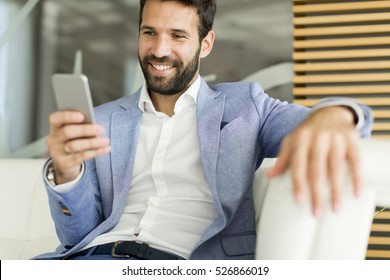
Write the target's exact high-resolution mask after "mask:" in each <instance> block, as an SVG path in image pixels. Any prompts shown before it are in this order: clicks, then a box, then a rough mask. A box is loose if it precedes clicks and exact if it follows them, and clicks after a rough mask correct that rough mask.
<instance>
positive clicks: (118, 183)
mask: <svg viewBox="0 0 390 280" xmlns="http://www.w3.org/2000/svg"><path fill="white" fill-rule="evenodd" d="M129 98H130V100H128V99H126V103H122V104H121V107H123V108H124V109H125V110H122V111H118V112H114V113H113V114H112V117H111V142H112V151H111V163H112V174H113V177H112V181H113V188H114V194H118V193H120V192H121V191H122V190H127V188H128V187H129V186H130V181H131V176H132V170H133V167H134V160H135V153H136V150H137V143H138V136H139V130H140V125H141V120H142V111H141V110H140V109H139V108H138V100H139V92H138V93H136V94H134V95H132V96H130V97H129ZM128 101H129V102H128ZM114 199H115V196H114Z"/></svg>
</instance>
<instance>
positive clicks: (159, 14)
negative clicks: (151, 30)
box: [141, 1, 199, 31]
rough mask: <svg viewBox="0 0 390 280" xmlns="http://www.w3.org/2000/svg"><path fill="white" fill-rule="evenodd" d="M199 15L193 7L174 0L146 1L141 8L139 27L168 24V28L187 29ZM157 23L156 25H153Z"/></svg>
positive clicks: (196, 21)
mask: <svg viewBox="0 0 390 280" xmlns="http://www.w3.org/2000/svg"><path fill="white" fill-rule="evenodd" d="M198 22H199V16H198V14H197V11H196V9H195V8H194V7H190V6H187V5H184V4H182V3H179V2H176V1H163V2H162V1H147V2H146V4H145V7H144V10H143V16H142V23H141V27H142V26H144V25H146V26H149V27H158V25H165V27H168V26H169V29H178V30H184V29H185V30H187V31H188V28H191V26H193V25H194V24H195V26H196V27H197V26H198ZM155 25H157V26H155Z"/></svg>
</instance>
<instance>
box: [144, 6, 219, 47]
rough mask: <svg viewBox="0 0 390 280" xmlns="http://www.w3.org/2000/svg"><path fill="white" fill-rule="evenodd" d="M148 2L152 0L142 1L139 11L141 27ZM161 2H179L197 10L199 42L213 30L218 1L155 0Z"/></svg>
mask: <svg viewBox="0 0 390 280" xmlns="http://www.w3.org/2000/svg"><path fill="white" fill-rule="evenodd" d="M147 1H151V0H140V10H139V27H141V23H142V13H143V11H144V6H145V4H146V2H147ZM154 1H160V2H168V1H173V2H178V3H181V4H183V5H185V6H188V7H191V8H195V9H196V11H197V13H198V15H199V23H200V24H199V31H198V33H199V40H200V41H202V40H203V39H204V38H205V37H206V36H207V34H208V33H209V31H210V30H211V29H212V28H213V23H214V17H215V13H216V11H217V4H216V2H215V1H216V0H154Z"/></svg>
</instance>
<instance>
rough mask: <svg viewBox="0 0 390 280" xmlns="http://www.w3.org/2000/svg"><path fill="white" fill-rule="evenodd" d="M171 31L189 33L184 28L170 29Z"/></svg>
mask: <svg viewBox="0 0 390 280" xmlns="http://www.w3.org/2000/svg"><path fill="white" fill-rule="evenodd" d="M171 31H172V32H175V33H182V34H187V35H190V33H189V32H188V31H186V30H184V29H171Z"/></svg>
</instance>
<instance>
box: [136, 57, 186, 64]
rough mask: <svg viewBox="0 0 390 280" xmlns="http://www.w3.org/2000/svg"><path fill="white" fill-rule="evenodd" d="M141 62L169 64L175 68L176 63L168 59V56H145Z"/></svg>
mask: <svg viewBox="0 0 390 280" xmlns="http://www.w3.org/2000/svg"><path fill="white" fill-rule="evenodd" d="M143 62H147V63H153V62H155V63H167V64H171V65H172V66H177V65H178V63H177V61H176V60H174V59H171V58H169V57H168V56H163V57H156V56H154V55H147V56H145V57H144V58H143Z"/></svg>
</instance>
